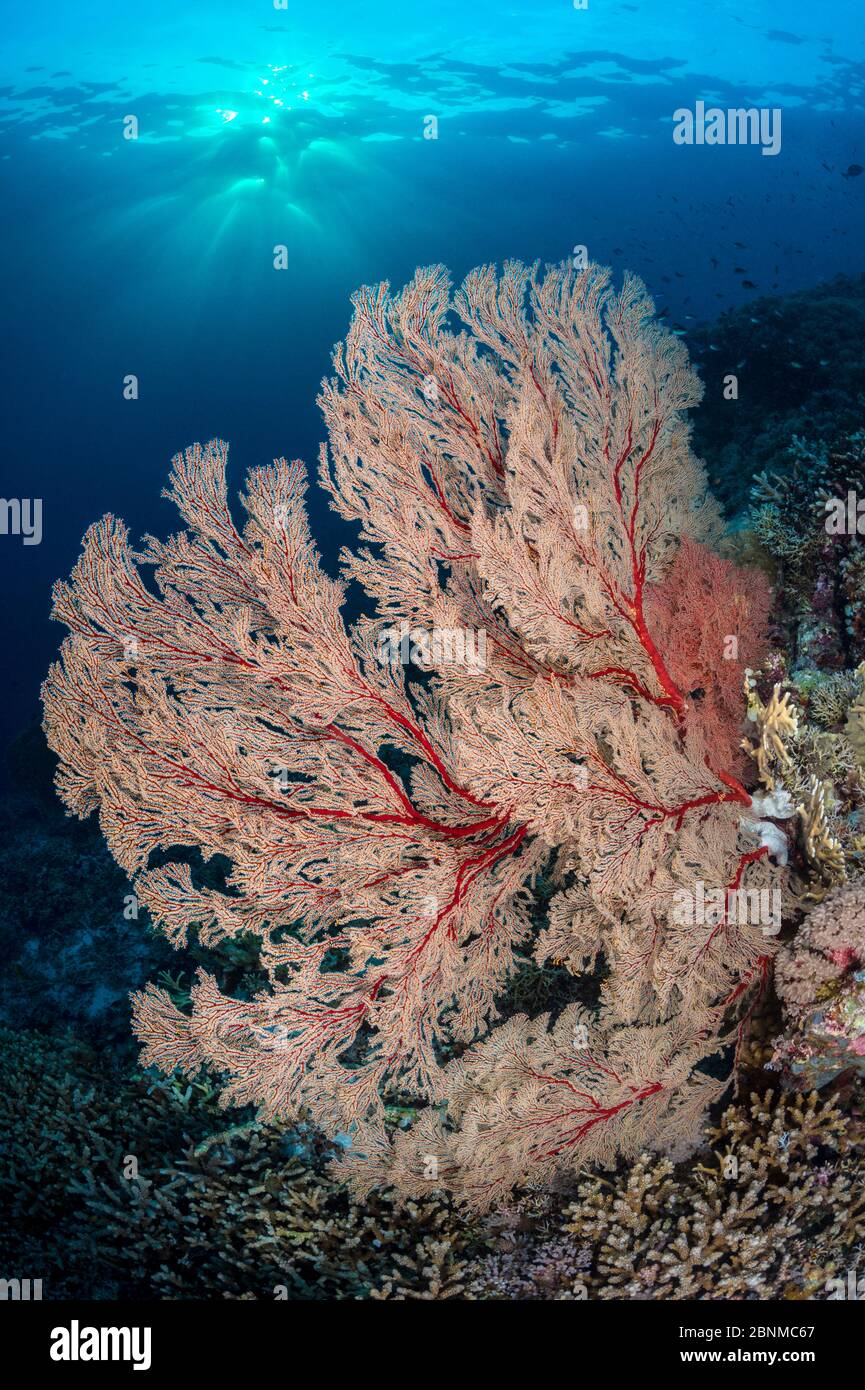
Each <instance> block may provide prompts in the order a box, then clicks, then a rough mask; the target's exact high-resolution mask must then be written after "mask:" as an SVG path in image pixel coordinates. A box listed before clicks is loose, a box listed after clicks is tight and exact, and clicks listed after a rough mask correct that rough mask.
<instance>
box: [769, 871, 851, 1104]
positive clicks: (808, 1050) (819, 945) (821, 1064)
mask: <svg viewBox="0 0 865 1390" xmlns="http://www.w3.org/2000/svg"><path fill="white" fill-rule="evenodd" d="M863 967H865V882H863V881H860V882H858V883H854V884H847V885H845V886H844V887H839V888H835V889H834V890H833V891H832V892H830V893H828V894H827V896H826V897H825V898H824V899H823V901H822V902H821V903H819V904H818V906H817V907H815V908H814V910H813V911H812V912H811V913H810V914H809V915H808V916H807V917H806V919H805V922H804V924H803V925H802V926H801V927H800V929H799V931H798V932H797V934H796V936H795V937H794V939H793V940H792V941H791V942H789V943H787V944H786V945H785V946H784V947H782V949H781V950H780V952H779V953H778V957H777V960H776V971H775V986H776V989H777V992H778V996H779V998H780V1000H781V1003H782V1005H783V1006H784V1012H785V1017H786V1025H787V1027H786V1032H785V1034H784V1035H783V1037H782V1038H780V1039H779V1040H778V1045H777V1048H776V1052H775V1056H774V1058H773V1062H772V1065H774V1066H776V1067H782V1068H783V1069H784V1070H785V1071H786V1072H787V1073H788V1074H789V1075H791V1076H792V1078H793V1080H794V1082H795V1084H796V1085H798V1086H801V1087H814V1086H816V1087H821V1086H825V1085H826V1084H827V1082H829V1081H831V1080H833V1078H834V1077H836V1076H837V1075H838V1074H839V1073H842V1072H844V1071H846V1070H847V1069H848V1068H853V1069H857V1070H860V1071H862V1070H865V968H863Z"/></svg>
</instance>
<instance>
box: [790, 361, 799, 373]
mask: <svg viewBox="0 0 865 1390" xmlns="http://www.w3.org/2000/svg"><path fill="white" fill-rule="evenodd" d="M790 366H791V367H795V368H796V371H797V372H801V370H802V363H801V362H791V363H790Z"/></svg>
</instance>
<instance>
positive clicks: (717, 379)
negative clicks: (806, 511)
mask: <svg viewBox="0 0 865 1390" xmlns="http://www.w3.org/2000/svg"><path fill="white" fill-rule="evenodd" d="M863 343H865V275H859V276H846V275H842V276H838V277H836V278H835V279H833V280H830V281H828V282H827V283H825V284H822V285H815V286H812V287H811V288H809V289H806V290H799V291H797V292H796V293H794V294H789V295H783V296H781V295H778V296H772V295H767V296H763V297H760V298H758V299H755V300H752V301H750V302H749V303H748V304H746V305H743V306H741V307H740V308H737V309H733V310H730V311H728V312H727V313H725V314H723V315H722V317H721V318H720V319H719V320H718V321H717V322H716V323H713V324H711V325H707V326H706V327H702V328H700V329H698V330H697V331H696V332H695V333H694V334H693V335H692V353H693V355H694V357H695V359H696V361H697V364H698V367H699V371H700V374H701V376H702V378H703V380H704V382H705V384H706V395H705V398H704V401H703V405H702V408H701V410H700V412H699V415H698V416H697V419H696V421H695V429H694V443H695V447H696V449H697V452H698V453H699V454H700V456H701V457H702V458H704V459H705V460H706V462H707V466H708V471H709V480H710V482H711V484H712V488H713V490H714V492H715V494H716V496H717V497H718V498H719V500H720V501H721V503H722V505H723V506H724V509H725V511H726V512H727V513H728V515H731V516H732V515H736V514H738V513H740V512H741V511H743V510H744V509H745V507H746V505H747V497H748V489H749V487H750V484H751V480H752V479H753V478H754V476H755V474H758V473H763V472H769V473H772V472H774V471H775V470H776V469H778V468H779V466H780V465H781V462H782V460H783V459H784V458H785V456H786V455H787V451H788V449H789V447H790V444H791V441H792V440H793V439H794V438H796V437H800V438H803V439H808V440H810V441H812V442H813V443H814V444H821V445H827V446H832V445H834V444H835V442H836V441H837V440H838V439H839V438H842V437H843V436H844V435H849V434H851V433H852V432H853V431H854V430H859V429H861V428H862V421H863V420H865V351H863ZM730 373H734V374H737V375H738V376H739V381H740V387H741V389H740V391H739V396H738V399H737V400H735V401H731V400H729V399H727V398H726V397H725V393H724V378H725V377H726V376H727V375H728V374H730Z"/></svg>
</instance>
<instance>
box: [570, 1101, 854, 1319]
mask: <svg viewBox="0 0 865 1390" xmlns="http://www.w3.org/2000/svg"><path fill="white" fill-rule="evenodd" d="M851 1137H852V1136H851V1124H850V1121H849V1119H847V1118H846V1117H845V1116H844V1115H843V1114H842V1113H841V1112H840V1111H839V1110H838V1108H837V1106H836V1105H835V1103H834V1102H833V1101H831V1100H830V1101H828V1102H827V1101H823V1100H820V1099H818V1097H817V1096H816V1095H810V1096H805V1097H801V1098H795V1099H789V1098H787V1099H784V1098H783V1097H780V1096H777V1095H773V1094H772V1093H771V1092H767V1093H765V1094H764V1095H762V1096H761V1095H758V1094H754V1095H752V1096H751V1099H750V1104H749V1105H748V1106H742V1107H739V1106H732V1107H730V1108H729V1109H728V1110H726V1111H725V1112H724V1114H723V1116H722V1117H721V1119H720V1121H719V1123H718V1126H717V1127H716V1128H715V1129H713V1130H712V1131H711V1132H710V1143H711V1145H712V1148H713V1149H714V1155H713V1158H712V1159H711V1160H710V1161H707V1160H706V1159H701V1160H700V1161H699V1162H695V1163H694V1164H692V1165H691V1168H690V1171H688V1172H685V1171H682V1170H678V1171H674V1168H673V1165H672V1164H671V1163H670V1162H669V1160H668V1159H660V1160H658V1159H653V1158H650V1157H649V1156H643V1157H641V1158H639V1159H638V1160H637V1161H636V1162H635V1163H634V1164H633V1165H632V1166H631V1167H630V1169H629V1170H628V1171H627V1172H626V1173H624V1174H622V1175H621V1176H620V1177H619V1178H618V1179H617V1180H616V1181H615V1182H614V1183H613V1184H608V1183H604V1182H601V1181H600V1180H597V1179H595V1180H589V1181H588V1182H587V1183H586V1184H585V1185H583V1186H582V1187H581V1189H580V1192H579V1199H578V1200H577V1201H576V1202H575V1203H574V1205H573V1206H572V1207H571V1213H570V1215H571V1219H570V1222H569V1223H568V1225H567V1227H566V1229H568V1230H569V1231H570V1232H571V1233H572V1235H573V1238H574V1240H575V1242H576V1244H577V1245H578V1246H586V1245H588V1246H589V1248H590V1250H591V1251H592V1269H591V1273H590V1274H586V1273H584V1274H583V1275H582V1276H581V1278H582V1281H583V1283H584V1285H588V1288H589V1297H594V1298H613V1299H619V1298H670V1299H688V1298H708V1299H767V1298H775V1299H777V1298H827V1297H829V1292H828V1284H829V1281H830V1280H831V1279H833V1278H834V1277H835V1276H837V1275H838V1274H839V1273H840V1274H842V1275H846V1271H847V1270H848V1269H849V1268H851V1267H852V1264H853V1263H854V1261H855V1258H856V1257H855V1255H854V1249H855V1247H856V1246H858V1245H859V1244H860V1242H861V1240H862V1238H863V1235H865V1195H863V1186H862V1179H863V1176H865V1161H863V1159H862V1157H861V1147H860V1146H859V1144H855V1145H854V1144H852V1143H851ZM583 1296H585V1295H583Z"/></svg>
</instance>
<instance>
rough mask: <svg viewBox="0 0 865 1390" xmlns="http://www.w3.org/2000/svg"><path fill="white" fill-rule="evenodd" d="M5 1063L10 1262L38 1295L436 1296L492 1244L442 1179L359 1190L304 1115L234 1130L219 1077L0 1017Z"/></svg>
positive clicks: (6, 1251) (1, 1085)
mask: <svg viewBox="0 0 865 1390" xmlns="http://www.w3.org/2000/svg"><path fill="white" fill-rule="evenodd" d="M0 1062H2V1067H0V1078H2V1080H0V1132H2V1134H3V1142H2V1144H0V1211H2V1217H3V1219H2V1220H0V1260H2V1265H3V1269H4V1272H5V1274H6V1277H28V1276H29V1277H37V1278H41V1279H42V1280H43V1285H44V1288H43V1296H44V1297H45V1298H46V1299H49V1298H50V1299H58V1298H75V1299H91V1298H99V1299H119V1298H122V1299H129V1298H134V1299H156V1298H159V1299H164V1298H170V1299H192V1298H196V1299H213V1298H217V1299H218V1298H224V1299H262V1300H273V1299H284V1298H289V1299H297V1300H314V1301H322V1300H327V1301H333V1300H340V1299H357V1298H370V1297H373V1296H382V1295H383V1293H384V1292H385V1290H391V1291H392V1292H393V1294H394V1295H396V1294H399V1296H402V1297H422V1298H427V1297H431V1296H434V1297H437V1298H440V1297H446V1296H455V1295H456V1294H458V1293H459V1292H460V1290H461V1288H462V1273H463V1271H464V1269H465V1267H466V1264H467V1261H468V1260H469V1258H471V1259H479V1258H480V1257H481V1256H482V1254H483V1253H484V1252H485V1251H486V1249H487V1248H488V1245H489V1238H488V1236H487V1234H486V1233H485V1232H483V1231H481V1230H478V1229H475V1228H474V1227H473V1226H472V1225H471V1223H467V1222H466V1220H465V1218H464V1217H463V1216H460V1218H459V1219H457V1218H456V1214H455V1212H454V1211H453V1209H452V1208H451V1207H450V1206H449V1204H448V1203H447V1202H444V1201H442V1199H441V1198H440V1197H436V1196H435V1195H433V1194H430V1195H428V1196H427V1197H426V1198H425V1199H424V1200H423V1201H421V1202H409V1203H403V1204H402V1205H401V1206H400V1207H399V1208H397V1207H396V1205H395V1203H394V1202H393V1200H391V1199H389V1198H388V1197H387V1196H386V1195H384V1194H374V1195H373V1196H372V1197H371V1198H370V1199H368V1200H367V1201H365V1202H364V1203H363V1204H359V1203H356V1202H353V1201H351V1199H350V1198H349V1196H348V1194H347V1193H346V1191H345V1188H344V1187H343V1186H341V1185H340V1184H339V1183H338V1182H336V1181H335V1180H334V1179H333V1178H332V1177H329V1176H328V1175H327V1173H326V1172H324V1171H323V1159H324V1157H325V1156H326V1153H327V1148H326V1146H325V1145H323V1144H322V1143H321V1141H320V1140H317V1139H316V1138H315V1136H314V1135H312V1134H310V1133H309V1132H308V1130H303V1129H301V1130H292V1129H288V1128H286V1127H285V1126H282V1125H276V1124H259V1123H258V1122H256V1121H250V1122H248V1123H244V1124H241V1125H237V1126H233V1127H231V1128H229V1129H228V1130H226V1129H225V1115H224V1112H223V1111H221V1110H220V1109H219V1108H218V1106H217V1104H216V1099H215V1092H214V1090H213V1088H210V1087H207V1086H204V1085H192V1086H189V1085H183V1086H180V1085H176V1084H175V1083H174V1082H171V1081H168V1080H164V1079H159V1080H156V1081H154V1080H153V1079H152V1078H150V1079H148V1078H145V1077H142V1076H141V1075H134V1076H124V1075H121V1074H118V1073H116V1072H113V1071H111V1070H108V1069H106V1066H105V1063H104V1060H102V1059H100V1058H99V1057H98V1056H97V1055H96V1054H95V1053H93V1052H91V1051H90V1050H89V1049H88V1048H86V1047H82V1046H81V1044H80V1043H78V1042H76V1041H75V1040H74V1039H73V1038H71V1037H69V1038H65V1037H61V1038H55V1039H52V1038H48V1037H45V1036H43V1035H41V1034H38V1033H34V1032H21V1033H18V1032H12V1031H11V1030H8V1029H5V1028H0ZM133 1164H134V1166H133ZM400 1291H401V1292H400Z"/></svg>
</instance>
